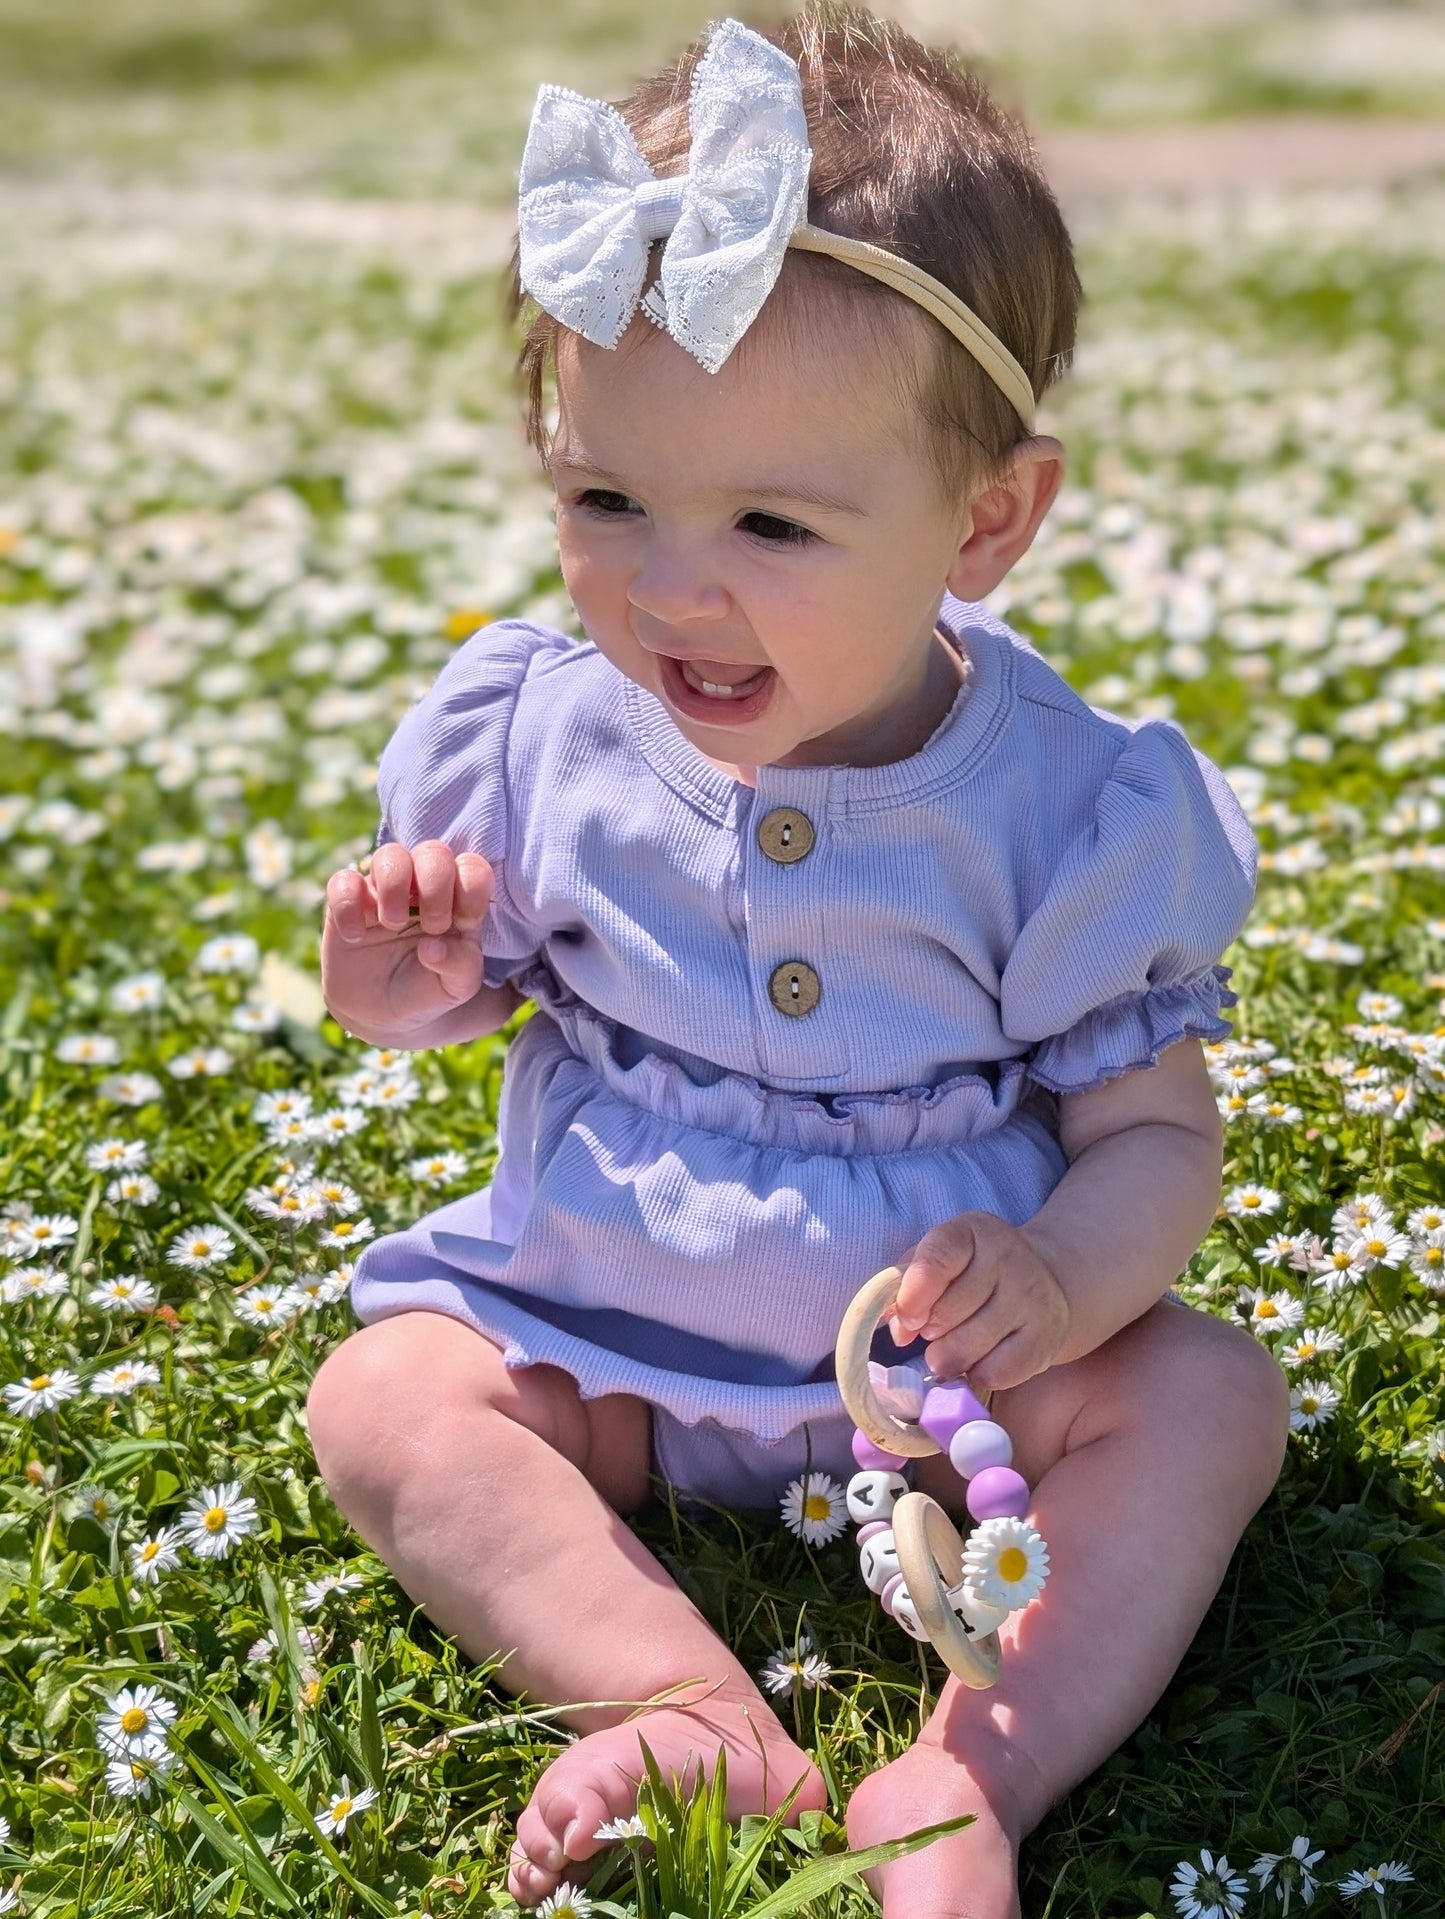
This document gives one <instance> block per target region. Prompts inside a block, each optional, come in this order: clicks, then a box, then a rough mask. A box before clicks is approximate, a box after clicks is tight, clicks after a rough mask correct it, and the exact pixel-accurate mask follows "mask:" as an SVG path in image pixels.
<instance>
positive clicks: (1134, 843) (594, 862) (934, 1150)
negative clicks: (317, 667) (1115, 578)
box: [351, 595, 1255, 1506]
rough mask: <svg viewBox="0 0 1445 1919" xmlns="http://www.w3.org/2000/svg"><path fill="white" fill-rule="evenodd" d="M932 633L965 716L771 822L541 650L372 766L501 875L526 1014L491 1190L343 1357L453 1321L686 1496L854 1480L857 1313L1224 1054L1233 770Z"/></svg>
mask: <svg viewBox="0 0 1445 1919" xmlns="http://www.w3.org/2000/svg"><path fill="white" fill-rule="evenodd" d="M939 626H940V631H941V633H942V635H943V637H944V638H945V639H947V640H948V641H949V642H950V643H951V644H953V645H954V646H955V647H956V648H957V649H958V651H959V653H960V654H961V656H962V658H963V660H964V662H965V664H966V666H967V673H966V677H965V679H964V681H963V683H962V684H961V686H960V689H959V694H958V697H957V699H956V700H955V702H954V704H953V706H952V708H951V709H950V711H949V713H948V714H947V716H946V717H945V718H944V720H943V721H942V722H941V723H940V725H939V726H938V728H937V730H936V731H935V732H934V733H933V734H932V736H931V737H930V738H929V740H928V742H927V743H926V745H924V746H923V747H922V748H921V749H920V750H919V751H918V752H917V753H914V754H912V755H910V756H909V757H908V758H907V759H903V760H898V761H894V762H891V763H889V764H886V765H882V766H799V767H783V766H760V767H758V769H757V787H756V789H754V788H752V787H750V786H747V785H745V784H743V783H742V782H740V781H737V780H734V779H733V778H731V777H730V776H729V775H727V774H725V773H724V772H722V771H721V770H720V769H719V768H717V767H715V766H714V765H712V763H711V762H710V761H709V760H707V759H705V758H704V757H703V756H702V755H701V754H700V753H699V752H698V751H697V750H696V749H695V748H694V747H693V746H692V745H691V744H690V743H689V741H688V740H687V739H686V737H685V736H684V735H683V734H682V733H681V732H680V731H679V730H678V728H677V727H676V726H675V725H674V723H673V721H672V719H671V717H670V716H669V713H668V710H667V708H666V707H665V706H664V705H663V704H662V702H661V701H659V700H658V699H656V698H655V697H654V696H653V695H652V694H650V693H648V692H647V691H645V690H644V689H643V688H641V687H639V686H638V685H637V684H636V683H635V682H634V681H632V680H630V679H628V678H627V676H626V675H625V674H623V673H621V672H620V671H619V670H618V669H617V668H616V667H615V666H613V665H612V663H611V662H610V661H609V660H608V659H607V658H606V657H605V656H604V655H603V654H601V653H599V652H598V650H597V648H596V647H595V646H594V645H592V644H591V643H590V642H588V643H578V642H577V641H575V640H572V639H570V638H569V637H568V636H567V635H565V634H563V633H561V632H558V631H556V630H553V629H551V628H548V627H543V626H538V625H535V624H533V623H532V622H530V621H527V620H501V621H498V622H496V623H495V624H493V625H490V626H486V627H483V628H482V629H481V630H480V631H478V632H477V633H475V634H473V635H472V637H471V638H470V639H469V640H467V641H466V642H465V644H464V645H462V646H461V647H460V648H459V649H458V650H457V652H456V654H455V655H454V656H453V658H452V659H451V660H450V661H449V662H448V664H447V665H446V667H445V668H444V669H443V671H442V672H441V674H440V676H439V677H438V679H437V681H436V683H435V684H434V685H433V687H432V688H431V690H430V691H429V692H428V693H427V694H426V695H425V697H424V698H423V699H422V700H421V701H420V702H419V703H418V704H417V705H416V706H414V707H413V708H412V710H411V711H410V712H409V713H408V714H407V715H406V716H405V718H404V719H403V720H402V722H401V724H400V725H399V727H398V728H397V731H396V733H395V735H394V736H393V738H392V740H391V741H390V743H389V745H388V746H387V748H386V751H385V753H384V754H383V756H382V760H381V765H380V770H379V774H378V788H377V790H378V797H379V800H380V805H381V811H382V823H381V828H380V831H379V833H378V839H377V843H378V844H379V845H380V844H383V843H384V842H386V841H387V840H396V841H399V842H400V843H401V844H402V845H405V846H408V847H411V846H415V845H416V844H417V843H418V842H420V841H421V840H425V839H441V840H445V841H446V842H447V843H448V845H450V846H451V847H452V849H453V850H454V851H456V852H461V851H464V850H468V849H470V850H473V851H475V852H479V853H481V854H483V855H484V856H485V858H486V859H487V860H489V861H490V863H491V865H492V866H493V868H494V870H495V873H496V891H495V894H494V896H493V900H492V905H491V908H490V910H489V912H488V914H487V917H486V920H485V922H484V924H483V926H482V933H481V938H482V945H483V949H484V952H485V956H486V957H485V971H484V978H485V982H486V984H488V985H490V986H499V985H501V984H502V983H503V982H504V981H511V982H514V983H515V984H516V986H517V987H518V989H519V990H520V991H521V992H523V993H525V994H526V995H527V996H528V997H529V998H531V999H533V1000H534V1001H535V1002H536V1010H535V1011H534V1013H533V1014H532V1015H531V1016H530V1018H528V1019H527V1020H526V1021H525V1022H524V1024H523V1025H522V1027H521V1029H520V1031H519V1032H518V1034H517V1036H516V1038H515V1039H514V1040H513V1041H512V1043H511V1046H510V1048H509V1051H508V1055H507V1061H506V1069H505V1076H504V1080H503V1090H502V1100H501V1110H500V1114H499V1121H498V1130H499V1143H500V1155H499V1158H498V1162H497V1166H496V1171H495V1177H494V1179H493V1180H492V1182H491V1184H490V1185H489V1186H487V1187H485V1188H483V1189H482V1190H481V1191H480V1192H476V1193H470V1194H468V1195H467V1196H466V1197H465V1198H462V1199H458V1200H454V1201H452V1202H451V1203H450V1204H448V1205H445V1206H442V1207H439V1208H438V1209H437V1210H436V1211H435V1212H432V1213H429V1214H427V1215H426V1216H425V1217H424V1218H423V1219H421V1220H419V1221H418V1222H417V1223H416V1224H415V1225H414V1226H412V1227H410V1228H408V1229H407V1230H406V1231H404V1232H399V1233H393V1234H390V1235H388V1236H386V1237H384V1238H380V1239H376V1240H373V1241H372V1242H371V1243H370V1244H369V1245H367V1246H366V1247H364V1248H363V1249H362V1251H361V1253H360V1256H359V1257H358V1259H357V1262H356V1269H355V1274H354V1277H353V1280H352V1286H351V1298H352V1301H353V1305H354V1308H355V1312H356V1314H357V1317H358V1318H359V1319H360V1320H362V1321H363V1322H367V1323H370V1322H371V1321H374V1320H379V1319H384V1318H385V1317H386V1316H387V1315H388V1314H391V1313H400V1312H407V1311H411V1310H413V1309H416V1308H423V1309H426V1310H428V1311H432V1312H440V1313H447V1314H450V1315H452V1316H453V1317H455V1318H457V1319H460V1320H463V1321H465V1322H466V1324H467V1325H469V1326H472V1327H473V1328H475V1329H476V1330H477V1331H478V1332H480V1333H482V1334H485V1335H486V1336H487V1337H488V1338H489V1339H492V1340H493V1341H495V1342H496V1344H497V1345H499V1346H500V1347H501V1348H502V1349H503V1351H504V1354H505V1359H506V1364H507V1365H508V1366H509V1367H520V1366H526V1365H528V1364H530V1363H533V1362H538V1361H546V1362H548V1363H549V1364H551V1365H554V1366H560V1367H562V1368H563V1369H564V1370H565V1371H567V1372H569V1373H571V1374H572V1375H573V1377H574V1378H575V1379H576V1381H577V1384H578V1387H579V1389H580V1392H581V1394H582V1397H583V1398H584V1399H588V1398H593V1397H595V1396H597V1395H599V1394H603V1393H633V1394H637V1395H639V1396H640V1397H642V1398H643V1399H645V1400H647V1401H649V1402H650V1403H651V1406H652V1408H653V1446H654V1459H653V1464H654V1470H655V1471H656V1472H657V1474H658V1475H659V1476H660V1477H661V1478H662V1479H664V1480H666V1481H668V1482H669V1483H670V1484H671V1485H672V1486H673V1487H674V1488H676V1490H677V1491H678V1493H679V1494H682V1495H692V1496H695V1497H698V1498H705V1499H709V1500H713V1501H716V1502H718V1503H720V1504H724V1505H733V1506H742V1505H762V1504H767V1503H771V1502H772V1501H773V1500H774V1499H776V1497H777V1496H778V1494H779V1492H780V1491H781V1490H782V1488H783V1486H784V1485H785V1484H786V1483H787V1481H788V1480H789V1479H790V1478H791V1477H792V1476H793V1475H795V1474H796V1473H798V1472H800V1471H802V1469H803V1464H804V1459H805V1456H806V1457H807V1458H808V1459H809V1460H811V1461H812V1463H813V1464H814V1465H815V1466H817V1467H818V1468H819V1469H820V1470H825V1471H830V1472H832V1473H834V1474H835V1475H838V1476H840V1477H841V1476H846V1474H847V1473H848V1472H849V1471H851V1461H850V1458H849V1453H848V1441H849V1437H850V1434H851V1431H852V1428H851V1424H850V1422H849V1420H848V1418H847V1415H846V1413H845V1412H844V1411H843V1408H842V1401H841V1398H840V1396H839V1393H838V1388H837V1385H836V1383H835V1380H834V1376H833V1344H834V1340H835V1338H836V1336H837V1331H838V1326H839V1322H840V1320H841V1318H842V1315H843V1312H844V1309H845V1307H846V1306H847V1304H848V1302H849V1300H850V1299H851V1298H852V1297H853V1295H854V1293H855V1292H856V1291H857V1289H858V1287H859V1286H860V1285H862V1283H863V1282H864V1281H865V1280H866V1279H868V1278H869V1277H870V1276H871V1275H872V1274H874V1273H876V1272H877V1271H879V1269H880V1268H881V1267H884V1266H888V1265H890V1264H893V1263H894V1262H896V1261H898V1260H900V1259H901V1258H902V1257H903V1256H904V1255H905V1254H906V1253H907V1252H908V1251H909V1249H910V1248H911V1247H912V1246H913V1245H914V1244H915V1243H916V1242H917V1241H918V1240H919V1239H921V1238H922V1237H923V1235H924V1233H926V1232H927V1231H928V1230H929V1229H930V1228H932V1227H933V1226H936V1225H937V1224H939V1222H940V1221H942V1220H945V1219H948V1218H951V1217H952V1216H953V1215H954V1214H955V1213H961V1212H965V1211H970V1210H982V1211H987V1212H993V1213H997V1214H1000V1215H1002V1216H1003V1217H1004V1218H1005V1219H1009V1220H1012V1221H1014V1222H1015V1223H1022V1222H1023V1221H1025V1220H1027V1219H1029V1218H1030V1217H1031V1216H1032V1215H1033V1214H1034V1213H1035V1212H1037V1211H1038V1209H1039V1207H1040V1206H1041V1205H1042V1204H1043V1202H1044V1201H1045V1200H1046V1199H1047V1198H1048V1196H1049V1193H1050V1192H1051V1190H1052V1189H1053V1187H1054V1186H1055V1185H1056V1183H1057V1182H1058V1180H1059V1179H1060V1177H1061V1176H1062V1174H1063V1173H1064V1171H1065V1167H1066V1161H1065V1158H1064V1155H1063V1152H1062V1150H1061V1148H1060V1146H1059V1143H1058V1138H1057V1102H1056V1099H1055V1095H1056V1094H1058V1093H1061V1092H1072V1091H1077V1090H1081V1089H1084V1088H1087V1087H1093V1086H1097V1085H1099V1084H1100V1083H1101V1082H1102V1081H1104V1080H1105V1079H1108V1078H1109V1077H1111V1076H1113V1075H1115V1074H1119V1073H1125V1072H1130V1071H1133V1070H1134V1069H1136V1068H1139V1067H1144V1066H1149V1065H1152V1064H1153V1063H1154V1062H1155V1061H1156V1060H1157V1058H1158V1056H1159V1053H1160V1051H1161V1050H1162V1049H1163V1048H1164V1047H1167V1046H1169V1045H1171V1044H1172V1043H1173V1042H1175V1041H1176V1040H1179V1039H1181V1038H1183V1037H1185V1036H1186V1035H1196V1036H1198V1037H1200V1038H1202V1039H1206V1040H1212V1039H1219V1038H1222V1037H1224V1036H1225V1035H1227V1034H1228V1033H1229V1031H1230V1030H1231V1029H1230V1027H1229V1024H1228V1022H1227V1021H1225V1020H1224V1019H1222V1018H1221V1017H1220V1009H1221V1007H1223V1006H1229V1005H1232V1004H1233V1003H1234V997H1235V996H1234V995H1233V994H1232V993H1231V992H1229V990H1228V989H1227V987H1226V984H1225V982H1226V980H1227V979H1228V977H1229V969H1228V968H1227V967H1225V966H1222V965H1220V964H1218V961H1219V958H1220V955H1221V953H1222V952H1223V951H1224V949H1225V948H1226V947H1227V946H1228V945H1229V943H1230V941H1231V940H1233V938H1234V937H1235V935H1236V933H1237V932H1238V931H1239V929H1240V927H1241V925H1242V924H1243V922H1244V919H1245V916H1246V913H1247V912H1248V909H1249V905H1250V901H1251V898H1252V894H1253V884H1254V869H1255V845H1254V840H1253V836H1252V835H1251V833H1250V830H1249V827H1248V825H1247V823H1246V821H1245V819H1244V817H1243V815H1242V813H1241V812H1240V809H1239V807H1238V805H1237V804H1236V802H1235V799H1234V796H1233V794H1232V793H1231V792H1230V790H1229V787H1228V785H1227V784H1226V782H1225V780H1224V778H1223V776H1222V775H1221V774H1220V773H1219V771H1218V769H1217V768H1216V767H1214V766H1213V765H1211V764H1210V762H1209V761H1208V760H1206V759H1204V758H1203V756H1202V755H1199V754H1196V753H1195V752H1194V750H1193V749H1192V748H1191V747H1190V746H1189V744H1188V742H1187V741H1186V739H1185V737H1184V735H1183V733H1181V732H1180V731H1179V729H1178V728H1177V727H1176V726H1174V725H1172V724H1171V723H1169V722H1167V721H1158V720H1155V721H1148V722H1145V723H1142V724H1131V723H1129V722H1127V721H1125V720H1122V719H1119V718H1117V717H1116V716H1114V715H1112V714H1109V713H1105V712H1101V711H1098V710H1096V709H1094V708H1092V707H1090V706H1088V705H1086V704H1085V702H1084V701H1083V700H1082V699H1080V697H1079V696H1078V694H1076V693H1074V692H1073V691H1072V690H1071V689H1070V688H1069V686H1068V685H1067V684H1066V683H1065V682H1064V680H1062V679H1061V678H1060V677H1059V675H1058V674H1057V673H1055V672H1054V671H1053V670H1052V668H1050V667H1049V666H1048V665H1047V664H1046V663H1045V661H1044V660H1043V659H1042V658H1041V657H1040V655H1039V654H1038V653H1037V652H1035V651H1034V649H1033V648H1032V647H1030V646H1029V645H1027V643H1026V642H1025V641H1023V640H1022V639H1021V638H1020V637H1019V636H1018V635H1017V634H1015V633H1013V632H1012V631H1011V630H1010V629H1009V628H1008V627H1007V626H1004V625H1003V624H1002V623H1001V622H1000V621H998V620H997V619H995V618H993V617H992V616H991V615H989V614H987V613H985V612H984V610H983V609H982V608H981V607H979V606H975V605H970V604H967V603H965V602H962V601H959V600H956V599H954V598H953V597H952V596H951V595H945V597H944V600H943V605H942V608H941V611H940V615H939ZM876 1350H877V1352H878V1355H879V1356H880V1357H883V1358H890V1357H897V1355H896V1353H895V1352H894V1350H893V1349H892V1347H891V1342H889V1341H888V1340H887V1337H886V1335H883V1334H880V1343H879V1346H878V1348H877V1349H876ZM914 1350H915V1352H917V1350H919V1349H917V1348H915V1349H914Z"/></svg>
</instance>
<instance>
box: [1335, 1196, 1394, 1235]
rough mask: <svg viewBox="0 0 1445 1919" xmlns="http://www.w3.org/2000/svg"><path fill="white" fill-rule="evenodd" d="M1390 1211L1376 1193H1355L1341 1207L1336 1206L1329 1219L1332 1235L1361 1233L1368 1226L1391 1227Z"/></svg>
mask: <svg viewBox="0 0 1445 1919" xmlns="http://www.w3.org/2000/svg"><path fill="white" fill-rule="evenodd" d="M1393 1225H1394V1220H1393V1219H1392V1218H1391V1216H1390V1209H1389V1207H1388V1206H1387V1205H1386V1204H1385V1202H1384V1200H1383V1199H1381V1197H1380V1195H1379V1194H1378V1193H1356V1194H1355V1197H1354V1198H1353V1199H1347V1200H1346V1201H1345V1203H1344V1205H1343V1206H1337V1207H1336V1208H1335V1210H1334V1214H1333V1216H1332V1217H1331V1219H1330V1230H1331V1231H1332V1232H1334V1233H1352V1232H1353V1233H1362V1232H1364V1230H1365V1229H1366V1227H1368V1226H1391V1227H1393Z"/></svg>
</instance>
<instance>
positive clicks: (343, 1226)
mask: <svg viewBox="0 0 1445 1919" xmlns="http://www.w3.org/2000/svg"><path fill="white" fill-rule="evenodd" d="M331 1230H332V1232H333V1233H335V1235H336V1237H337V1238H338V1239H341V1238H343V1237H344V1236H345V1235H346V1234H347V1233H349V1232H351V1230H352V1225H351V1221H350V1220H349V1219H338V1220H337V1222H336V1224H335V1225H334V1226H333V1227H332V1229H331Z"/></svg>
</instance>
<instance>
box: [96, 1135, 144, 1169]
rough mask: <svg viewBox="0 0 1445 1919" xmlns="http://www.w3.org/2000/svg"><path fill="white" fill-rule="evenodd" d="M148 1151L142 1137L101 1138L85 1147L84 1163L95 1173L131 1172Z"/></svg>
mask: <svg viewBox="0 0 1445 1919" xmlns="http://www.w3.org/2000/svg"><path fill="white" fill-rule="evenodd" d="M149 1151H150V1149H149V1147H148V1146H147V1145H146V1143H145V1141H144V1140H143V1139H102V1140H98V1141H97V1142H96V1144H95V1145H94V1146H87V1147H86V1149H85V1163H86V1165H87V1166H89V1167H90V1168H91V1170H92V1171H93V1172H97V1173H133V1172H134V1171H135V1170H136V1168H137V1167H139V1166H144V1165H145V1163H146V1159H147V1156H148V1154H149Z"/></svg>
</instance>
